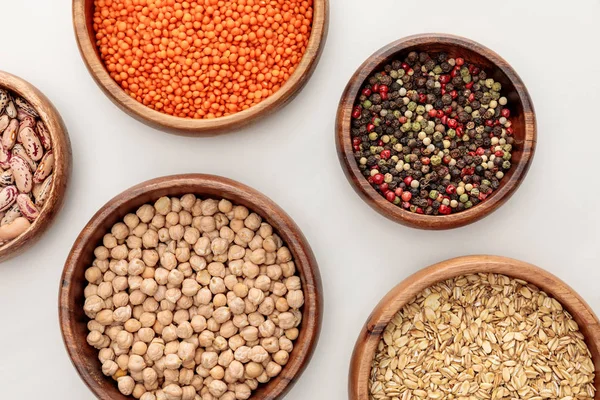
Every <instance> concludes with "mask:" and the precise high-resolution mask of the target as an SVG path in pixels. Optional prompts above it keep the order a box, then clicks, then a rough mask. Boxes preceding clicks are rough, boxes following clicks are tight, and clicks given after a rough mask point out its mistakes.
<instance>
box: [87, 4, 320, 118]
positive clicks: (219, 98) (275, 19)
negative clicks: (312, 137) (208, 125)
mask: <svg viewBox="0 0 600 400" xmlns="http://www.w3.org/2000/svg"><path fill="white" fill-rule="evenodd" d="M94 4H95V11H94V31H95V32H96V44H97V46H98V48H99V50H100V55H101V58H102V60H103V61H104V63H105V65H106V68H107V69H108V71H109V73H110V75H111V76H112V78H113V79H114V80H115V81H116V82H117V83H118V84H119V85H121V87H122V88H123V89H124V90H125V91H126V92H127V93H128V94H129V95H130V96H131V97H133V98H134V99H136V100H137V101H139V102H140V103H143V104H144V105H146V106H148V107H150V108H153V109H155V110H158V111H160V112H163V113H166V114H171V115H174V116H178V117H185V118H216V117H221V116H225V115H230V114H234V113H236V112H239V111H242V110H245V109H247V108H250V107H252V106H253V105H256V104H258V103H260V102H261V101H262V100H264V99H266V98H267V97H269V96H271V95H272V94H273V93H275V92H277V91H278V90H279V89H280V88H281V87H282V86H283V84H284V83H285V82H286V81H287V80H288V78H289V77H290V75H291V74H292V73H293V72H294V70H295V69H296V67H297V66H298V64H299V63H300V60H301V59H302V56H303V55H304V52H305V51H306V46H307V43H308V38H309V36H310V33H311V24H312V14H313V9H312V4H313V2H312V0H269V1H258V0H236V1H223V0H197V1H185V0H95V1H94Z"/></svg>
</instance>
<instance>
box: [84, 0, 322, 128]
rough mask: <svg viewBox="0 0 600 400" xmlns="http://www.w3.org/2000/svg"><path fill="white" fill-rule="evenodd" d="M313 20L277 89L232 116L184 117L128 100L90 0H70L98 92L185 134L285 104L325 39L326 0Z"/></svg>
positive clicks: (233, 124)
mask: <svg viewBox="0 0 600 400" xmlns="http://www.w3.org/2000/svg"><path fill="white" fill-rule="evenodd" d="M313 10H314V12H313V23H312V31H311V35H310V38H309V40H308V45H307V47H306V52H305V54H304V56H303V57H302V60H301V61H300V64H299V65H298V67H297V68H296V70H295V71H294V73H293V74H292V75H291V76H290V78H289V80H288V81H287V82H286V83H285V84H284V85H283V86H282V87H281V89H280V90H279V91H277V92H276V93H274V94H273V95H272V96H269V97H268V98H267V99H265V100H264V101H262V102H260V103H259V104H257V105H255V106H253V107H250V108H249V109H247V110H244V111H241V112H238V113H236V114H233V115H229V116H225V117H221V118H216V119H211V120H207V119H186V118H180V117H175V116H172V115H167V114H163V113H161V112H158V111H155V110H153V109H151V108H149V107H146V106H145V105H143V104H141V103H139V102H138V101H136V100H135V99H132V98H131V97H130V96H129V95H127V93H126V92H125V91H124V90H123V89H122V88H121V87H120V86H119V85H118V84H117V83H116V82H115V81H114V80H113V79H112V78H111V77H110V75H109V73H108V71H107V70H106V68H105V67H104V64H103V62H102V60H101V59H100V55H99V52H98V49H97V47H96V43H95V40H94V37H95V34H94V29H93V26H92V17H93V13H94V0H73V26H74V29H75V36H76V39H77V44H78V46H79V51H80V53H81V56H82V57H83V60H84V62H85V64H86V66H87V68H88V70H89V72H90V74H91V75H92V77H93V78H94V80H95V81H96V83H97V84H98V86H99V87H100V88H101V89H102V91H103V92H104V93H105V94H106V95H107V96H108V97H109V98H110V99H111V100H112V102H113V103H115V104H116V105H117V106H118V107H119V108H120V109H121V110H123V111H125V112H126V113H128V114H129V115H131V116H132V117H134V118H136V119H137V120H139V121H141V122H143V123H145V124H147V125H149V126H151V127H153V128H156V129H161V130H164V131H167V132H169V133H175V134H179V135H185V136H212V135H216V134H221V133H226V132H230V131H232V130H234V129H237V128H240V127H242V126H246V125H248V124H250V123H252V122H254V121H256V120H258V119H259V118H261V117H264V116H266V115H268V114H270V113H272V112H274V111H276V110H278V109H280V108H281V107H283V106H284V105H286V104H287V103H289V102H290V101H291V100H292V99H293V98H294V97H295V95H297V94H298V92H299V91H300V90H301V89H302V88H303V87H304V85H305V84H306V83H307V82H308V79H309V78H310V76H311V75H312V73H313V72H314V70H315V68H316V66H317V63H318V61H319V58H320V56H321V52H322V50H323V47H324V45H325V41H326V38H327V30H328V24H329V0H314V6H313Z"/></svg>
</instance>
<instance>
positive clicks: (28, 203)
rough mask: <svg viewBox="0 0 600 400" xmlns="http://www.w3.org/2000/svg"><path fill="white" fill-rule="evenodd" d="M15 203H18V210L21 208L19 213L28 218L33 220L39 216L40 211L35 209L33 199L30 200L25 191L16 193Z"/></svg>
mask: <svg viewBox="0 0 600 400" xmlns="http://www.w3.org/2000/svg"><path fill="white" fill-rule="evenodd" d="M17 204H18V205H19V210H21V214H23V216H24V217H25V218H27V219H28V220H30V221H33V220H35V219H36V218H37V217H39V216H40V211H39V210H38V209H37V207H36V206H35V204H33V201H32V200H31V198H30V197H29V195H27V194H25V193H21V194H20V195H18V196H17Z"/></svg>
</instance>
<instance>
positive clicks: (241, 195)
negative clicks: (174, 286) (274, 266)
mask: <svg viewBox="0 0 600 400" xmlns="http://www.w3.org/2000/svg"><path fill="white" fill-rule="evenodd" d="M186 193H194V194H196V195H198V196H202V197H214V198H226V199H229V200H230V201H232V202H233V203H236V204H240V205H244V206H246V207H248V208H249V209H251V210H253V211H254V212H256V213H258V214H259V215H260V216H261V217H263V219H264V220H266V221H267V222H269V223H270V224H271V225H272V226H273V229H274V230H275V231H277V232H278V233H279V235H280V236H281V238H282V239H283V240H284V241H285V243H286V244H287V246H288V247H289V249H290V251H291V252H292V254H293V256H294V261H295V263H296V267H297V270H298V272H299V274H300V277H301V280H302V286H303V290H304V295H305V304H304V307H303V310H302V314H303V320H302V324H301V326H300V328H299V329H300V336H299V337H298V339H297V340H296V341H295V342H294V350H293V351H292V353H291V355H290V361H289V362H288V364H287V365H286V366H285V367H284V368H283V370H282V372H281V374H280V375H279V376H278V377H276V378H274V379H273V380H271V381H270V382H269V383H268V384H266V385H261V386H260V387H259V389H257V390H256V391H255V392H254V393H253V395H252V397H251V399H254V400H258V399H263V400H274V399H277V398H279V397H280V396H283V395H284V394H285V393H287V391H288V390H290V389H291V387H292V386H293V385H294V383H295V381H296V379H297V378H298V377H299V376H300V374H301V373H302V372H303V371H304V369H305V368H306V366H307V364H308V362H309V361H310V358H311V357H312V354H313V351H314V349H315V346H316V343H317V340H318V336H319V331H320V328H321V315H322V307H323V301H322V295H321V293H322V288H321V278H320V274H319V268H318V265H317V262H316V260H315V257H314V255H313V253H312V250H311V248H310V246H309V245H308V243H307V241H306V239H305V238H304V236H303V234H302V232H301V231H300V229H299V228H298V226H297V225H296V224H295V223H294V221H293V220H292V219H291V218H290V217H289V216H288V215H287V214H286V213H285V212H284V211H283V210H282V209H281V208H279V206H277V205H276V204H275V203H273V201H271V200H270V199H269V198H267V197H266V196H265V195H263V194H261V193H259V192H258V191H256V190H254V189H251V188H249V187H247V186H245V185H242V184H241V183H238V182H235V181H232V180H230V179H226V178H222V177H218V176H213V175H201V174H189V175H174V176H166V177H162V178H157V179H153V180H151V181H147V182H144V183H141V184H139V185H137V186H134V187H132V188H130V189H128V190H126V191H125V192H123V193H121V194H119V195H118V196H116V197H115V198H113V199H112V200H110V201H109V202H108V203H107V204H106V205H105V206H104V207H102V208H101V209H100V211H98V212H97V213H96V215H94V216H93V217H92V219H91V220H90V222H89V223H88V224H87V225H86V226H85V228H84V229H83V231H82V232H81V233H80V234H79V237H78V238H77V240H76V241H75V244H74V245H73V248H72V249H71V252H70V254H69V257H68V259H67V261H66V263H65V267H64V271H63V275H62V279H61V287H60V293H59V319H60V326H61V330H62V335H63V340H64V343H65V346H66V348H67V351H68V353H69V356H70V357H71V361H72V362H73V365H74V366H75V368H76V369H77V371H78V372H79V375H80V376H81V378H82V379H83V381H84V382H85V384H86V385H87V386H88V387H89V388H90V389H91V390H92V392H93V393H94V394H95V395H96V396H97V397H98V398H99V399H101V400H125V399H129V398H130V397H128V396H124V395H122V394H121V393H120V392H119V391H118V389H117V385H116V383H115V382H114V381H113V380H112V378H109V377H106V376H104V375H103V374H102V370H101V365H100V362H99V361H98V351H97V350H96V349H94V348H93V347H91V346H89V345H88V344H87V342H86V336H87V333H88V331H87V322H88V320H89V319H88V318H87V317H86V315H85V314H84V312H83V304H84V296H83V290H84V287H85V285H86V281H85V277H84V273H85V270H86V268H87V267H88V266H90V265H91V263H92V261H93V258H94V255H93V251H94V248H95V247H96V246H98V245H99V244H100V243H101V242H102V237H103V235H104V234H105V233H106V232H107V231H110V228H111V227H112V225H113V224H115V223H116V222H117V221H119V220H121V219H122V218H123V217H124V216H125V215H126V214H127V213H129V212H132V211H135V210H136V209H137V208H138V207H139V206H141V205H142V204H146V203H149V202H154V201H156V200H157V199H158V198H160V197H162V196H166V195H169V196H181V195H184V194H186Z"/></svg>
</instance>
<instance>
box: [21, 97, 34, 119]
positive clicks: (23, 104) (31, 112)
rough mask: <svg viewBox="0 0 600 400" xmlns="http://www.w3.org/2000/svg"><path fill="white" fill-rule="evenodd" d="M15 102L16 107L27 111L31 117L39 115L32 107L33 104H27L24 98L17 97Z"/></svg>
mask: <svg viewBox="0 0 600 400" xmlns="http://www.w3.org/2000/svg"><path fill="white" fill-rule="evenodd" d="M15 104H16V105H17V108H19V109H21V110H23V111H24V112H25V113H27V114H29V115H31V116H33V117H39V115H38V113H37V111H36V110H35V108H33V106H32V105H31V104H29V102H28V101H27V100H25V99H24V98H22V97H17V98H16V99H15Z"/></svg>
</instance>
